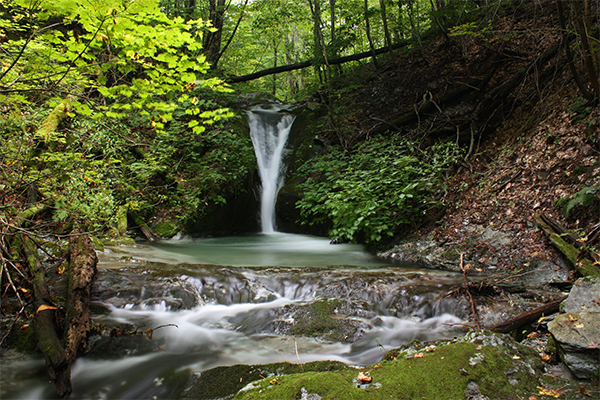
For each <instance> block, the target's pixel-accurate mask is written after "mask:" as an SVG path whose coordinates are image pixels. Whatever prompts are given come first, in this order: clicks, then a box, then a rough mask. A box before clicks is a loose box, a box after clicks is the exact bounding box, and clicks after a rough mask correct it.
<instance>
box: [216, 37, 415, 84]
mask: <svg viewBox="0 0 600 400" xmlns="http://www.w3.org/2000/svg"><path fill="white" fill-rule="evenodd" d="M407 45H408V42H402V43H396V44H394V45H392V46H390V47H384V48H381V49H377V50H375V54H376V55H379V54H383V53H387V52H389V51H392V50H396V49H400V48H402V47H406V46H407ZM372 56H373V52H372V51H365V52H363V53H358V54H352V55H350V56H346V57H340V58H335V59H333V60H328V61H329V62H328V64H329V65H337V64H343V63H347V62H349V61H358V60H362V59H363V58H367V57H372ZM313 65H317V62H316V61H315V60H307V61H302V62H299V63H296V64H287V65H282V66H279V67H273V68H267V69H263V70H261V71H258V72H254V73H252V74H248V75H241V76H232V77H230V78H227V79H226V81H227V82H229V83H239V82H247V81H251V80H254V79H258V78H262V77H263V76H267V75H273V74H279V73H282V72H289V71H295V70H297V69H302V68H307V67H311V66H313Z"/></svg>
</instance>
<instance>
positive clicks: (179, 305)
mask: <svg viewBox="0 0 600 400" xmlns="http://www.w3.org/2000/svg"><path fill="white" fill-rule="evenodd" d="M248 122H249V126H250V134H251V136H252V140H253V143H254V147H255V152H256V158H257V163H258V166H259V170H260V176H261V188H260V197H261V210H260V215H261V226H262V231H263V233H262V234H254V235H244V236H235V237H219V238H203V239H189V238H174V239H171V240H166V241H161V242H159V243H139V244H138V245H135V246H128V247H112V248H107V249H106V250H105V251H104V252H101V253H100V254H99V264H98V274H97V278H96V281H95V283H94V286H93V289H92V301H93V307H92V312H93V315H92V319H93V322H94V325H95V326H96V328H97V329H96V330H95V332H96V333H95V334H94V335H92V337H91V338H90V339H89V343H88V345H87V349H86V350H87V353H85V354H84V356H82V357H80V358H78V359H77V360H76V361H75V363H74V364H73V366H72V370H71V378H72V383H73V392H72V395H71V398H73V399H159V398H165V399H166V398H177V397H179V396H180V395H181V393H182V390H185V387H186V384H187V383H188V381H189V378H190V376H192V374H197V373H201V372H202V371H206V370H208V369H211V368H215V367H219V366H231V365H236V364H267V363H274V362H283V361H287V362H291V363H306V362H309V361H318V360H335V361H341V362H344V363H346V364H349V365H369V364H374V363H377V362H378V361H379V360H381V358H382V357H383V355H384V354H385V352H386V351H387V350H391V349H392V348H395V347H399V346H401V345H403V344H406V343H409V342H410V341H411V340H413V339H418V340H421V341H427V340H439V339H446V338H452V337H454V336H459V335H460V334H461V333H463V328H462V318H463V317H464V316H465V315H466V310H465V308H466V307H465V304H464V302H461V301H458V300H455V299H452V298H450V297H448V298H446V297H444V295H445V294H447V293H448V292H449V291H450V290H451V288H452V287H455V286H459V285H460V284H461V282H462V275H458V274H455V273H450V272H442V271H435V270H425V269H423V268H421V267H419V266H418V265H411V264H402V265H399V264H390V263H387V262H383V261H382V260H380V259H378V258H376V257H375V256H373V255H371V254H369V253H368V252H366V251H365V250H364V248H363V247H362V246H360V245H355V244H336V245H332V244H330V243H329V240H328V239H326V238H321V237H314V236H308V235H297V234H287V233H280V232H277V228H276V226H275V225H276V218H275V217H276V216H275V203H276V200H277V192H278V191H279V188H280V187H281V185H282V184H283V179H284V178H283V176H284V172H285V163H284V162H282V161H283V159H284V158H285V153H286V151H285V144H286V140H287V137H288V134H289V133H290V129H291V126H292V124H293V122H294V117H293V116H292V115H290V114H289V113H287V112H286V111H285V110H283V109H279V108H264V107H259V108H257V109H254V110H252V111H249V112H248ZM2 366H3V368H2V375H1V377H0V379H1V381H0V383H1V386H0V387H1V390H0V397H1V398H2V399H13V398H14V399H52V398H56V391H55V388H54V385H53V384H52V383H49V382H48V376H47V373H46V371H45V366H44V361H43V360H42V359H41V357H38V358H35V357H30V356H24V355H22V354H18V353H16V352H10V353H7V354H4V355H3V362H2Z"/></svg>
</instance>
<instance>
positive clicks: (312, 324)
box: [290, 299, 349, 341]
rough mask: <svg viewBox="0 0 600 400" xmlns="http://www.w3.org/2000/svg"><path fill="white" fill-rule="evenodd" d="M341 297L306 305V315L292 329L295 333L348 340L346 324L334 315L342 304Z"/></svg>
mask: <svg viewBox="0 0 600 400" xmlns="http://www.w3.org/2000/svg"><path fill="white" fill-rule="evenodd" d="M342 302H343V301H342V300H340V299H329V300H319V301H315V302H314V303H311V304H309V305H307V306H306V307H305V310H303V311H304V312H305V315H303V316H302V318H298V319H299V321H298V323H297V324H296V325H294V326H293V327H292V329H290V333H291V334H293V335H303V336H312V337H326V338H329V339H332V340H337V341H346V340H348V336H349V335H348V332H346V328H347V327H346V326H345V325H344V324H343V323H340V321H339V320H336V319H334V318H333V317H332V315H334V314H335V310H336V308H338V307H339V306H341V305H342Z"/></svg>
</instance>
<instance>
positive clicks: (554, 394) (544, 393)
mask: <svg viewBox="0 0 600 400" xmlns="http://www.w3.org/2000/svg"><path fill="white" fill-rule="evenodd" d="M537 388H538V389H539V391H540V392H539V393H538V394H539V395H540V396H552V397H554V398H557V399H558V398H559V397H560V396H562V395H563V394H565V392H561V391H560V390H555V389H546V388H544V387H541V386H538V387H537Z"/></svg>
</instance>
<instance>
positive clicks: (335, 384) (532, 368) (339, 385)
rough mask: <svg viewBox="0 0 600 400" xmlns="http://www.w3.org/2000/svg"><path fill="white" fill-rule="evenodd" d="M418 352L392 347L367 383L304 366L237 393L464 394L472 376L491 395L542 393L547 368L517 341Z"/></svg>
mask: <svg viewBox="0 0 600 400" xmlns="http://www.w3.org/2000/svg"><path fill="white" fill-rule="evenodd" d="M516 349H518V351H517V350H516ZM417 354H418V356H416V357H415V356H414V354H413V356H412V357H406V354H404V353H403V352H402V351H401V352H399V353H397V354H396V355H394V354H393V353H388V354H387V355H386V359H385V360H384V361H382V362H380V363H379V364H376V365H374V366H371V367H368V368H365V369H363V371H368V372H370V375H371V376H372V377H373V384H371V385H369V387H368V388H366V389H362V388H358V387H357V385H356V383H354V381H353V380H354V378H355V377H356V375H357V374H358V372H359V370H342V371H327V372H305V373H298V374H293V375H288V376H283V377H280V378H279V379H278V380H277V383H276V384H273V383H272V382H271V381H272V379H269V378H267V379H263V380H260V381H257V382H255V383H253V385H252V386H253V388H251V389H249V390H247V391H241V392H239V393H238V394H237V395H236V396H235V397H234V399H236V400H241V399H263V400H268V399H284V398H285V399H294V398H296V399H297V398H300V397H301V395H302V392H303V391H305V392H307V393H309V394H310V393H316V394H318V395H319V396H321V398H323V399H383V398H394V399H451V398H464V397H465V390H467V389H468V385H469V383H470V382H473V383H476V384H477V386H478V387H479V390H480V391H481V394H482V395H483V396H487V397H489V398H490V399H516V398H528V397H529V396H531V395H536V394H537V393H538V389H537V386H539V385H540V380H539V376H541V375H542V372H543V371H542V369H541V368H542V367H541V364H540V363H539V362H537V361H536V357H535V355H533V354H531V352H529V350H528V349H523V348H522V346H518V345H516V344H514V345H513V346H506V345H497V346H496V345H482V344H478V343H477V342H475V343H470V342H456V343H452V342H449V343H447V344H442V345H441V344H438V346H437V347H436V348H435V349H434V350H432V351H431V352H427V351H425V350H423V352H422V353H420V354H419V353H417ZM303 388H304V390H303Z"/></svg>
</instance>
